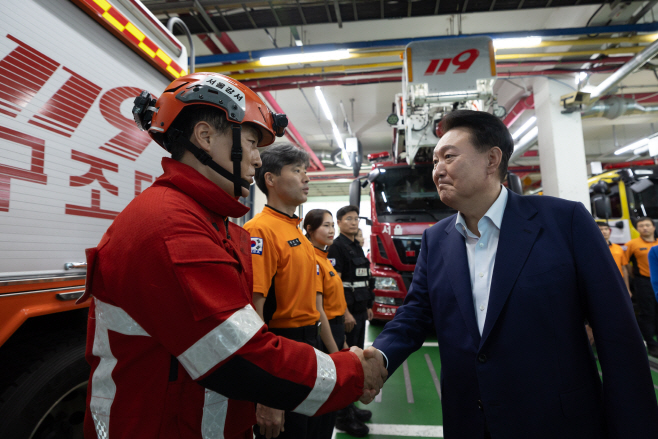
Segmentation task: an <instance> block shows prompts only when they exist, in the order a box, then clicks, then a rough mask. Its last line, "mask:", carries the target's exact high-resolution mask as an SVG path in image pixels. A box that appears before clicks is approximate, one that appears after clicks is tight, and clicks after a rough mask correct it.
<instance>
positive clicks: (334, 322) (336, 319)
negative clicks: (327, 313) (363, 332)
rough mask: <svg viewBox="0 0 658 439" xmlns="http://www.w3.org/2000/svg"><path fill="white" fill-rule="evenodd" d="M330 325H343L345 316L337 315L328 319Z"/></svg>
mask: <svg viewBox="0 0 658 439" xmlns="http://www.w3.org/2000/svg"><path fill="white" fill-rule="evenodd" d="M329 324H330V325H343V324H345V317H344V316H338V317H334V318H333V319H331V320H329Z"/></svg>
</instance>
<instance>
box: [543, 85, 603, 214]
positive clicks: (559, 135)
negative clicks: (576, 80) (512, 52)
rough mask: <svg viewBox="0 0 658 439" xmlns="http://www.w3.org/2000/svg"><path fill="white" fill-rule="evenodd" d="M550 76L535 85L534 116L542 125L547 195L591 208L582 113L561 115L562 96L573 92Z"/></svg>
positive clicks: (544, 188) (544, 178)
mask: <svg viewBox="0 0 658 439" xmlns="http://www.w3.org/2000/svg"><path fill="white" fill-rule="evenodd" d="M563 81H564V82H565V84H562V83H560V82H557V81H555V80H552V79H548V78H536V79H535V81H534V84H533V92H534V95H535V115H536V116H537V127H538V128H539V133H538V141H539V165H540V167H541V179H542V187H543V190H544V195H550V196H552V197H559V198H564V199H566V200H572V201H580V202H581V203H583V204H584V205H585V207H586V208H587V210H590V202H589V189H588V187H587V163H586V162H585V142H584V141H583V125H582V121H581V119H580V113H579V112H577V111H576V112H574V113H571V114H562V113H561V111H562V106H561V105H560V96H562V95H565V94H567V93H570V92H572V91H573V88H570V87H569V86H568V85H567V84H566V81H571V82H572V83H573V78H564V79H563Z"/></svg>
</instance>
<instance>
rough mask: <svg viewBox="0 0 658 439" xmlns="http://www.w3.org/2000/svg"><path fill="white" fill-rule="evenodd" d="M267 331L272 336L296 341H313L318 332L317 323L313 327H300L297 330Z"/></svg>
mask: <svg viewBox="0 0 658 439" xmlns="http://www.w3.org/2000/svg"><path fill="white" fill-rule="evenodd" d="M269 330H270V332H271V333H273V334H276V335H280V336H281V337H285V338H288V339H290V340H296V341H306V340H308V339H313V338H315V337H316V336H317V335H318V334H319V332H320V328H319V325H318V323H316V324H314V325H308V326H300V327H297V328H269Z"/></svg>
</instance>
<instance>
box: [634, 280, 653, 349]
mask: <svg viewBox="0 0 658 439" xmlns="http://www.w3.org/2000/svg"><path fill="white" fill-rule="evenodd" d="M635 304H636V305H637V324H638V326H639V327H640V332H641V333H642V337H643V338H644V341H645V342H646V343H647V346H658V342H657V341H656V340H655V339H654V337H653V336H654V335H655V334H656V329H657V328H658V326H656V325H657V324H658V322H657V319H658V302H656V296H655V294H654V292H653V288H652V287H651V279H650V278H648V277H645V276H635Z"/></svg>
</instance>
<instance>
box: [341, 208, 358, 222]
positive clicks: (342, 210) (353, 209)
mask: <svg viewBox="0 0 658 439" xmlns="http://www.w3.org/2000/svg"><path fill="white" fill-rule="evenodd" d="M350 212H356V214H357V215H358V214H359V208H358V207H356V206H355V205H353V204H350V205H348V206H345V207H341V208H340V209H338V212H336V218H337V219H338V221H340V220H342V219H343V217H344V216H345V215H347V214H348V213H350Z"/></svg>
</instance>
